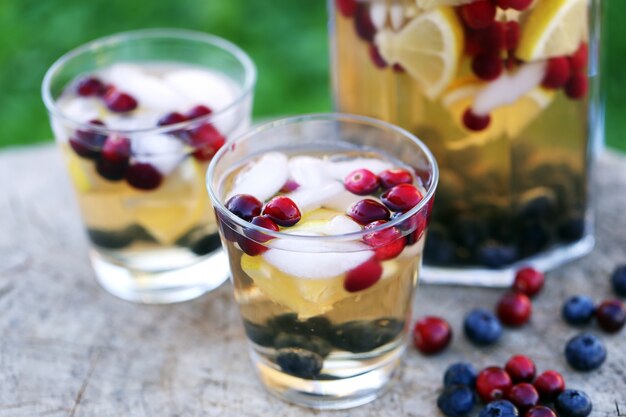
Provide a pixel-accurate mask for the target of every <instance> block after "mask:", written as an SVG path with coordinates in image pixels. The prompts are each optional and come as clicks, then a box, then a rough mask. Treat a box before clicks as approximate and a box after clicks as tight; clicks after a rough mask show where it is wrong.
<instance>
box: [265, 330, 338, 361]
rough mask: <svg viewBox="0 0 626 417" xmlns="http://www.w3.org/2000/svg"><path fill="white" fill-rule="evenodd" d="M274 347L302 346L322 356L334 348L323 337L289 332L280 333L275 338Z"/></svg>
mask: <svg viewBox="0 0 626 417" xmlns="http://www.w3.org/2000/svg"><path fill="white" fill-rule="evenodd" d="M274 347H275V348H276V349H282V348H301V349H305V350H309V351H311V352H315V353H317V354H318V355H320V356H321V357H322V358H325V357H326V356H328V354H329V353H330V351H331V349H332V347H331V346H330V344H329V343H328V342H327V341H325V340H324V339H322V338H321V337H317V336H303V335H301V334H289V333H279V334H278V335H277V336H276V338H275V339H274Z"/></svg>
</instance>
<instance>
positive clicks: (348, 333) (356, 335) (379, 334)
mask: <svg viewBox="0 0 626 417" xmlns="http://www.w3.org/2000/svg"><path fill="white" fill-rule="evenodd" d="M403 327H404V323H403V322H401V321H399V320H396V319H391V318H390V319H387V318H385V319H378V320H372V321H364V320H355V321H349V322H347V323H342V324H339V325H337V326H335V327H334V328H333V329H332V332H331V335H330V339H331V341H332V344H333V345H334V346H335V347H337V348H339V349H343V350H346V351H348V352H353V353H363V352H369V351H371V350H374V349H376V348H378V347H380V346H382V345H385V344H387V343H389V342H391V341H392V340H393V339H395V338H396V337H397V336H398V335H399V334H400V333H401V332H402V328H403Z"/></svg>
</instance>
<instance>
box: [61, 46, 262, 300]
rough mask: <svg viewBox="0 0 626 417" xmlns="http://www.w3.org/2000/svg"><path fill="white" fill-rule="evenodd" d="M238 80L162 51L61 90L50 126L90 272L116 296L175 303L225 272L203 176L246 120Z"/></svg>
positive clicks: (104, 67)
mask: <svg viewBox="0 0 626 417" xmlns="http://www.w3.org/2000/svg"><path fill="white" fill-rule="evenodd" d="M159 36H161V35H159ZM162 41H163V39H162V38H160V42H162ZM129 42H130V43H131V44H132V43H133V42H134V43H137V42H138V41H137V39H134V40H133V41H129ZM135 46H137V45H135ZM202 53H207V51H202ZM244 88H245V86H244V85H242V84H241V83H240V82H239V81H238V80H237V78H236V77H233V76H232V75H231V74H229V73H228V72H224V71H223V70H221V69H219V68H212V67H208V66H206V65H201V64H200V63H194V62H185V61H184V60H180V61H176V60H167V57H166V56H158V59H157V57H154V58H152V57H151V59H145V60H136V59H134V60H132V61H131V60H126V61H125V60H119V61H118V60H114V61H113V62H111V63H108V64H104V63H100V64H99V65H98V66H96V67H93V68H90V69H88V70H86V71H80V72H79V73H78V74H77V75H74V76H73V77H72V78H70V79H69V80H67V82H66V83H65V85H63V86H59V92H58V95H57V97H56V98H55V101H54V106H55V109H54V112H55V113H54V115H53V117H52V126H53V130H54V133H55V135H56V138H57V141H58V143H59V146H60V148H61V151H62V154H63V157H64V159H65V161H66V164H67V167H68V170H69V174H70V178H71V181H72V183H73V185H74V188H75V190H76V195H77V199H78V204H79V207H80V211H81V214H82V217H83V221H84V223H85V227H86V229H87V235H88V238H89V240H90V242H91V245H92V255H91V256H92V261H93V264H94V267H95V269H96V272H97V274H98V278H99V279H100V281H101V282H102V283H103V285H104V286H105V287H106V288H107V289H109V290H110V291H112V292H113V293H115V294H117V295H119V296H121V297H123V298H127V299H131V300H137V301H145V302H169V301H178V300H181V299H186V298H191V297H195V296H197V295H199V294H201V293H202V292H204V291H206V290H208V289H211V288H212V287H214V286H216V285H217V284H219V283H221V282H222V281H223V280H224V279H225V278H226V276H227V275H226V274H227V264H226V260H225V257H224V256H223V255H220V241H219V236H218V234H217V225H216V221H215V217H214V214H213V210H212V208H211V205H210V201H209V198H208V196H207V195H206V191H205V188H204V175H205V172H206V170H207V167H208V164H209V162H210V160H211V158H212V157H213V156H214V155H215V153H216V152H217V151H218V150H219V149H220V148H221V147H222V146H223V145H224V143H225V142H226V140H227V139H228V138H229V137H231V136H232V135H235V134H237V133H238V132H240V131H241V130H242V129H245V128H246V127H247V126H248V125H249V123H250V98H249V97H247V98H246V97H244V100H243V101H242V100H241V98H242V96H245V95H246V94H248V93H249V92H246V91H244ZM238 101H239V103H238ZM209 259H210V261H208V262H206V261H207V260H209ZM218 261H219V263H220V264H221V265H219V264H218ZM116 275H117V276H116Z"/></svg>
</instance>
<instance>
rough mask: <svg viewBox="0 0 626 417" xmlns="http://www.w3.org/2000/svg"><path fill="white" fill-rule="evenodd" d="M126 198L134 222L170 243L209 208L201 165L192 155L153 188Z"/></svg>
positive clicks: (196, 221) (133, 193)
mask: <svg viewBox="0 0 626 417" xmlns="http://www.w3.org/2000/svg"><path fill="white" fill-rule="evenodd" d="M129 194H130V195H129V196H127V197H126V198H125V200H124V204H125V206H126V208H127V210H128V211H129V212H130V213H131V215H132V216H133V217H134V219H135V222H136V223H138V224H139V225H141V226H143V227H144V228H145V229H146V230H147V231H148V232H149V233H150V235H152V236H153V237H154V238H156V239H157V240H158V241H159V242H160V243H161V244H164V245H169V244H172V243H173V242H174V241H176V240H177V239H178V238H179V237H181V236H182V235H183V234H184V233H186V232H187V231H189V230H190V229H191V228H192V227H194V226H196V225H198V223H200V221H201V219H202V218H203V216H204V215H205V213H206V212H208V211H209V210H210V204H209V201H208V197H207V193H206V192H205V190H204V173H203V171H202V168H201V165H200V164H199V163H198V162H197V161H196V160H194V159H192V158H189V159H187V160H186V161H185V162H183V163H182V164H181V165H180V166H179V167H178V168H177V169H176V170H175V171H174V172H172V173H171V174H170V175H168V176H167V177H166V179H165V181H164V182H163V184H161V186H160V187H159V188H157V189H156V190H153V191H148V192H144V191H135V190H132V191H131V192H130V193H129Z"/></svg>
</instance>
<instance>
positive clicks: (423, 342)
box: [413, 316, 452, 355]
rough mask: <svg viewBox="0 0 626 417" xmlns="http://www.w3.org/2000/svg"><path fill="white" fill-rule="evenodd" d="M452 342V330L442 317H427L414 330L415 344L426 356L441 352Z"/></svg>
mask: <svg viewBox="0 0 626 417" xmlns="http://www.w3.org/2000/svg"><path fill="white" fill-rule="evenodd" d="M451 340H452V328H451V327H450V325H449V324H448V322H447V321H445V320H444V319H442V318H440V317H434V316H426V317H424V318H422V319H420V320H419V321H418V322H417V323H415V327H414V328H413V343H414V344H415V347H416V348H417V349H418V350H419V351H420V352H422V353H423V354H425V355H432V354H435V353H439V352H441V351H442V350H444V349H445V348H446V347H447V346H448V345H449V344H450V341H451Z"/></svg>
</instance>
